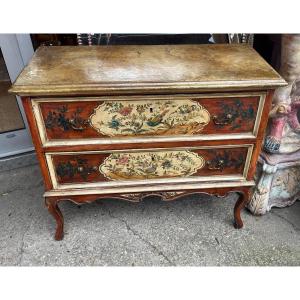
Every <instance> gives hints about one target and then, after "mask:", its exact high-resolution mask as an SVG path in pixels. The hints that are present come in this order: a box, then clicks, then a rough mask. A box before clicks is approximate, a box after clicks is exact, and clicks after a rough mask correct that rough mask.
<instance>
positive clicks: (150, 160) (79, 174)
mask: <svg viewBox="0 0 300 300" xmlns="http://www.w3.org/2000/svg"><path fill="white" fill-rule="evenodd" d="M252 147H253V146H252V145H238V146H218V147H216V146H214V147H192V148H186V147H185V148H168V149H162V148H160V149H143V150H141V149H138V150H135V149H132V150H122V151H117V150H116V151H85V152H51V153H47V154H46V159H47V163H48V168H49V171H50V176H51V180H52V183H53V188H54V189H68V188H86V187H98V186H99V187H100V186H114V185H118V186H122V185H123V186H126V185H139V184H146V183H164V182H166V181H167V182H168V183H172V182H174V183H177V182H195V181H225V180H243V179H245V177H246V175H247V172H248V168H249V163H250V160H251V154H252Z"/></svg>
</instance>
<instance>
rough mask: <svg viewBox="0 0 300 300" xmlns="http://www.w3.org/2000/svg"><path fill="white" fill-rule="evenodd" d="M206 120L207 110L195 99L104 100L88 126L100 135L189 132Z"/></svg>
mask: <svg viewBox="0 0 300 300" xmlns="http://www.w3.org/2000/svg"><path fill="white" fill-rule="evenodd" d="M209 121H210V114H209V112H208V111H207V110H206V109H205V108H203V107H202V106H201V105H200V104H199V103H198V102H197V101H193V100H189V99H183V100H172V101H171V100H144V101H138V100H130V101H125V100H124V101H105V102H104V103H102V104H101V105H99V106H98V107H97V108H96V109H95V111H94V114H93V115H92V116H91V117H90V124H91V126H92V127H93V128H94V129H95V130H97V131H98V132H100V133H101V134H103V135H108V136H110V137H118V136H132V135H134V136H141V135H175V134H177V135H190V134H193V133H196V132H199V131H201V130H202V129H203V128H204V127H205V126H206V125H207V124H208V123H209Z"/></svg>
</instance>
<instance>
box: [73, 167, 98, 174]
mask: <svg viewBox="0 0 300 300" xmlns="http://www.w3.org/2000/svg"><path fill="white" fill-rule="evenodd" d="M86 169H87V168H86V167H85V166H79V167H78V168H77V171H78V173H82V172H84V171H86ZM88 169H89V170H90V171H92V172H95V171H97V170H98V167H96V166H94V167H88Z"/></svg>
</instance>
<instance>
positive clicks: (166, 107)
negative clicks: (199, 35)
mask: <svg viewBox="0 0 300 300" xmlns="http://www.w3.org/2000/svg"><path fill="white" fill-rule="evenodd" d="M282 85H285V81H284V80H283V79H282V78H281V77H280V76H279V75H278V74H277V73H276V72H275V71H274V70H273V69H272V68H271V67H270V66H269V65H268V64H267V63H266V62H265V61H264V60H263V59H262V58H261V57H260V56H259V55H258V54H257V53H256V52H255V51H254V50H253V49H252V48H250V47H248V46H244V45H173V46H170V45H167V46H166V45H164V46H95V47H93V46H92V47H84V46H81V47H41V48H39V49H38V50H37V51H36V53H35V55H34V57H33V59H32V61H31V62H30V64H29V65H28V66H27V67H26V68H25V69H24V70H23V72H22V73H21V75H20V76H19V77H18V79H17V80H16V82H15V83H14V85H13V87H12V88H11V92H13V93H15V94H18V95H20V96H21V97H22V101H23V105H24V108H25V111H26V115H27V118H28V122H29V125H30V130H31V134H32V138H33V143H34V145H35V149H36V152H37V156H38V159H39V162H40V165H41V170H42V174H43V177H44V182H45V189H46V192H45V195H44V196H45V202H46V206H47V208H48V210H49V212H50V213H51V214H52V215H53V216H54V218H55V220H56V223H57V228H56V234H55V238H56V239H57V240H60V239H62V237H63V215H62V213H61V211H60V209H59V207H58V203H59V202H60V201H62V200H70V201H73V202H75V203H79V204H81V203H85V202H91V201H94V200H97V199H99V198H109V199H113V198H119V199H124V200H128V201H133V202H138V201H140V200H142V199H143V198H145V197H147V196H148V195H153V194H154V195H159V196H160V197H161V199H162V200H166V201H167V200H173V199H177V198H178V197H182V196H184V195H187V194H191V193H207V194H212V195H217V196H225V195H227V194H228V193H229V192H238V193H239V194H240V197H239V199H238V200H237V203H236V205H235V207H234V221H235V222H234V224H235V226H236V227H237V228H241V227H242V226H243V222H242V220H241V216H240V213H241V210H242V209H243V208H244V207H245V205H246V204H247V202H248V200H249V193H250V191H251V187H252V186H253V185H254V181H253V176H254V172H255V168H256V162H257V157H258V154H259V152H260V149H261V144H262V139H263V133H264V130H265V127H266V124H267V117H268V113H269V110H270V108H271V101H272V94H273V90H274V89H275V88H276V87H278V86H282Z"/></svg>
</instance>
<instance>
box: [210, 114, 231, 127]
mask: <svg viewBox="0 0 300 300" xmlns="http://www.w3.org/2000/svg"><path fill="white" fill-rule="evenodd" d="M212 118H213V121H214V123H215V124H216V125H228V124H230V123H232V121H233V115H232V114H227V115H226V116H222V117H218V116H216V115H213V117H212Z"/></svg>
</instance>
